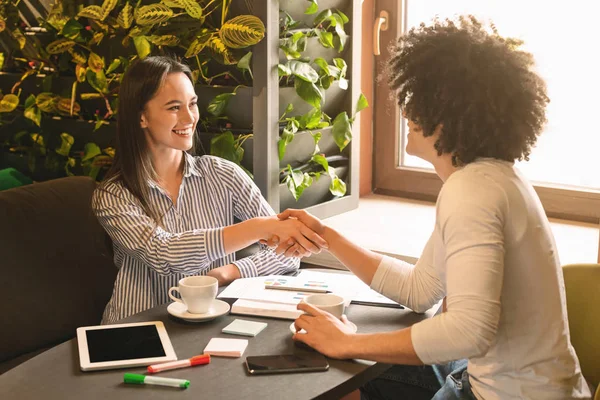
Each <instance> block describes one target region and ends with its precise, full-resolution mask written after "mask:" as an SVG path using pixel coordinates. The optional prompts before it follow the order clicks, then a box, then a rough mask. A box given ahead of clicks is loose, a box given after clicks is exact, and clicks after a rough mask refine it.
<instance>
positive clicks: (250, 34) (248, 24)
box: [219, 15, 265, 49]
mask: <svg viewBox="0 0 600 400" xmlns="http://www.w3.org/2000/svg"><path fill="white" fill-rule="evenodd" d="M219 36H220V37H221V40H222V41H223V43H224V44H225V46H227V47H229V48H232V49H241V48H244V47H248V46H252V45H255V44H256V43H258V42H260V41H261V40H262V38H263V37H264V36H265V26H264V25H263V23H262V21H261V20H260V19H259V18H258V17H255V16H253V15H240V16H237V17H234V18H232V19H230V20H229V21H227V22H225V23H224V24H223V26H222V27H221V30H219Z"/></svg>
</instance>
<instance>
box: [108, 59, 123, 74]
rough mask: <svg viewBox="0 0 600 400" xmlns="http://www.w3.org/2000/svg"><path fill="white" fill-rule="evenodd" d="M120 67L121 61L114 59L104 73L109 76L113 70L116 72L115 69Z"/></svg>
mask: <svg viewBox="0 0 600 400" xmlns="http://www.w3.org/2000/svg"><path fill="white" fill-rule="evenodd" d="M120 65H121V60H120V59H119V58H115V59H114V60H113V62H111V63H110V65H109V66H108V69H107V70H106V73H107V74H110V73H111V72H113V71H114V70H116V69H117V68H119V66H120Z"/></svg>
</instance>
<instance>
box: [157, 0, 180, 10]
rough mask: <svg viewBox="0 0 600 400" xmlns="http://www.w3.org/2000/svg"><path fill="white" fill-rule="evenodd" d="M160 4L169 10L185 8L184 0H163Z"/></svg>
mask: <svg viewBox="0 0 600 400" xmlns="http://www.w3.org/2000/svg"><path fill="white" fill-rule="evenodd" d="M162 3H163V4H164V5H165V6H168V7H171V8H185V0H163V1H162Z"/></svg>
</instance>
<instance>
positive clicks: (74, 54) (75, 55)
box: [68, 48, 87, 64]
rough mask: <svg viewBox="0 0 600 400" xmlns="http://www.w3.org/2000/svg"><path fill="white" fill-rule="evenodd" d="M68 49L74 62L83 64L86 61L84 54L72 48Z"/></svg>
mask: <svg viewBox="0 0 600 400" xmlns="http://www.w3.org/2000/svg"><path fill="white" fill-rule="evenodd" d="M68 51H69V53H70V54H71V57H72V58H73V61H75V64H85V63H86V62H87V57H86V56H85V54H83V53H80V52H78V51H75V50H73V48H70V49H69V50H68Z"/></svg>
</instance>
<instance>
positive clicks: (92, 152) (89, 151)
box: [81, 142, 102, 162]
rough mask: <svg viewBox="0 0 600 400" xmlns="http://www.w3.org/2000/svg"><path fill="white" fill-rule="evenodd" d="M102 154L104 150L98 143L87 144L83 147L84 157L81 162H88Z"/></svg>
mask: <svg viewBox="0 0 600 400" xmlns="http://www.w3.org/2000/svg"><path fill="white" fill-rule="evenodd" d="M100 154H102V150H100V147H99V146H98V145H97V144H96V143H91V142H90V143H86V144H85V146H84V147H83V157H81V161H82V162H83V161H88V160H91V159H92V158H94V157H96V156H97V155H100Z"/></svg>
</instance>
